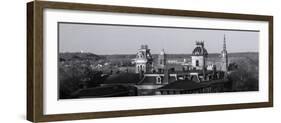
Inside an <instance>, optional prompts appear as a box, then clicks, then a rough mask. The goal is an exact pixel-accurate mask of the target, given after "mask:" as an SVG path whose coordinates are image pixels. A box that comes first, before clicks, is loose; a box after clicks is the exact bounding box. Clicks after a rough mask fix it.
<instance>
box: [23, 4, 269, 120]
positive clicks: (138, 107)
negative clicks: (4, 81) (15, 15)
mask: <svg viewBox="0 0 281 123" xmlns="http://www.w3.org/2000/svg"><path fill="white" fill-rule="evenodd" d="M27 66H28V69H27V119H28V120H29V121H33V122H47V121H61V120H79V119H92V118H107V117H122V116H139V115H153V114H168V113H185V112H199V111H214V110H230V109H243V108H259V107H272V106H273V17H272V16H267V15H248V14H234V13H217V12H202V11H188V10H171V9H160V8H159V9H158V8H157V9H156V8H140V7H126V6H109V5H95V4H82V3H63V2H47V1H34V2H30V3H27Z"/></svg>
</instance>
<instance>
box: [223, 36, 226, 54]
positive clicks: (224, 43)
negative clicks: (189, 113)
mask: <svg viewBox="0 0 281 123" xmlns="http://www.w3.org/2000/svg"><path fill="white" fill-rule="evenodd" d="M223 50H225V51H226V42H225V35H223Z"/></svg>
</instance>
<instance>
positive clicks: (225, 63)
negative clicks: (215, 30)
mask: <svg viewBox="0 0 281 123" xmlns="http://www.w3.org/2000/svg"><path fill="white" fill-rule="evenodd" d="M221 60H222V66H221V70H222V71H224V72H225V77H227V72H228V56H227V50H226V37H225V35H224V37H223V50H222V51H221Z"/></svg>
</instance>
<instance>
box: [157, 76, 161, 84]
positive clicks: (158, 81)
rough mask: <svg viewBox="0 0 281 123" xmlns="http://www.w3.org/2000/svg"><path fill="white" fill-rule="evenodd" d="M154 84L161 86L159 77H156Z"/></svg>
mask: <svg viewBox="0 0 281 123" xmlns="http://www.w3.org/2000/svg"><path fill="white" fill-rule="evenodd" d="M156 84H161V77H160V76H158V77H156Z"/></svg>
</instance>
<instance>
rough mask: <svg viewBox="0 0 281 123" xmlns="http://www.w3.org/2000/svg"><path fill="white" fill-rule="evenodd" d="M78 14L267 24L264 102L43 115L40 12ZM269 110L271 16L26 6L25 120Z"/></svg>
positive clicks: (70, 5) (51, 4)
mask: <svg viewBox="0 0 281 123" xmlns="http://www.w3.org/2000/svg"><path fill="white" fill-rule="evenodd" d="M45 9H59V10H79V11H80V10H81V11H100V12H113V13H128V14H130V13H131V14H144V15H165V16H175V17H202V18H206V19H209V18H218V19H229V20H253V21H263V22H268V41H269V42H268V43H269V47H268V53H269V54H268V72H269V73H268V101H265V102H253V103H238V104H223V105H220V104H218V105H206V106H200V105H199V106H181V107H165V108H153V109H151V108H147V109H137V110H120V111H102V112H79V113H67V114H44V101H43V99H44V91H43V90H44V84H43V78H44V74H43V73H44V60H43V54H44V50H43V49H44V41H43V40H44V32H43V30H44V29H43V24H44V16H43V15H44V10H45ZM261 107H273V16H265V15H248V14H233V13H217V12H202V11H187V10H171V9H156V8H140V7H126V6H110V5H94V4H80V3H63V2H46V1H33V2H29V3H27V120H29V121H32V122H48V121H62V120H80V119H94V118H108V117H124V116H140V115H156V114H170V113H186V112H202V111H215V110H231V109H245V108H261Z"/></svg>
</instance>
